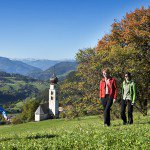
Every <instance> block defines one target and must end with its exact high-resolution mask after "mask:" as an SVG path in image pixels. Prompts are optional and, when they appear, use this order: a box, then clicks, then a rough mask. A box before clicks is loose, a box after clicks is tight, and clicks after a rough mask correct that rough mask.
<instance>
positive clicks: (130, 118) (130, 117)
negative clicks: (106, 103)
mask: <svg viewBox="0 0 150 150" xmlns="http://www.w3.org/2000/svg"><path fill="white" fill-rule="evenodd" d="M131 104H132V102H131V100H122V102H121V118H122V120H123V123H124V124H126V123H127V118H126V106H127V105H128V123H129V124H132V123H133V105H131Z"/></svg>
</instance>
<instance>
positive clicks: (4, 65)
mask: <svg viewBox="0 0 150 150" xmlns="http://www.w3.org/2000/svg"><path fill="white" fill-rule="evenodd" d="M0 70H1V71H4V72H7V73H17V74H22V75H27V74H29V73H32V72H37V71H41V69H39V68H37V67H33V66H30V65H27V64H25V63H23V62H21V61H16V60H10V59H8V58H5V57H0Z"/></svg>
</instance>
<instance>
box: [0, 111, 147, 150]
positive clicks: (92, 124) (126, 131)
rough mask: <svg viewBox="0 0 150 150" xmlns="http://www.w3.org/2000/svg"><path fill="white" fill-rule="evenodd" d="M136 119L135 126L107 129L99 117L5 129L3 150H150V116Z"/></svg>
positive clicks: (0, 135) (1, 139) (1, 138)
mask: <svg viewBox="0 0 150 150" xmlns="http://www.w3.org/2000/svg"><path fill="white" fill-rule="evenodd" d="M134 116H135V122H134V124H133V125H125V126H124V125H122V121H121V120H114V121H112V125H111V127H104V126H103V122H102V120H103V119H102V118H100V117H99V116H88V117H82V118H78V119H74V120H70V121H69V120H68V121H67V120H64V119H57V120H47V121H41V122H30V123H25V124H20V125H4V126H0V131H1V132H0V149H7V150H8V149H21V150H24V149H27V150H29V149H41V150H44V149H52V150H56V149H60V150H64V149H68V150H72V149H87V150H97V149H113V150H114V149H116V150H117V149H118V150H126V149H130V150H148V149H149V143H150V125H149V124H150V114H148V116H145V117H143V116H141V114H138V113H136V114H134Z"/></svg>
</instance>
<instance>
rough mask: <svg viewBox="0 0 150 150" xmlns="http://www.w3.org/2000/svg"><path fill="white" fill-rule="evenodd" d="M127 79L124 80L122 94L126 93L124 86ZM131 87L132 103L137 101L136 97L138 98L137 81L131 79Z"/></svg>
mask: <svg viewBox="0 0 150 150" xmlns="http://www.w3.org/2000/svg"><path fill="white" fill-rule="evenodd" d="M125 84H126V83H125V81H123V84H122V96H123V95H124V86H125ZM128 84H129V88H130V96H131V100H132V103H134V102H135V98H136V86H135V83H134V82H133V81H129V83H128Z"/></svg>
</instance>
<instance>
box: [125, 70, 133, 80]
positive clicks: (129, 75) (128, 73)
mask: <svg viewBox="0 0 150 150" xmlns="http://www.w3.org/2000/svg"><path fill="white" fill-rule="evenodd" d="M126 74H127V75H128V77H129V80H131V78H132V76H131V73H130V72H126V73H125V75H126Z"/></svg>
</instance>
